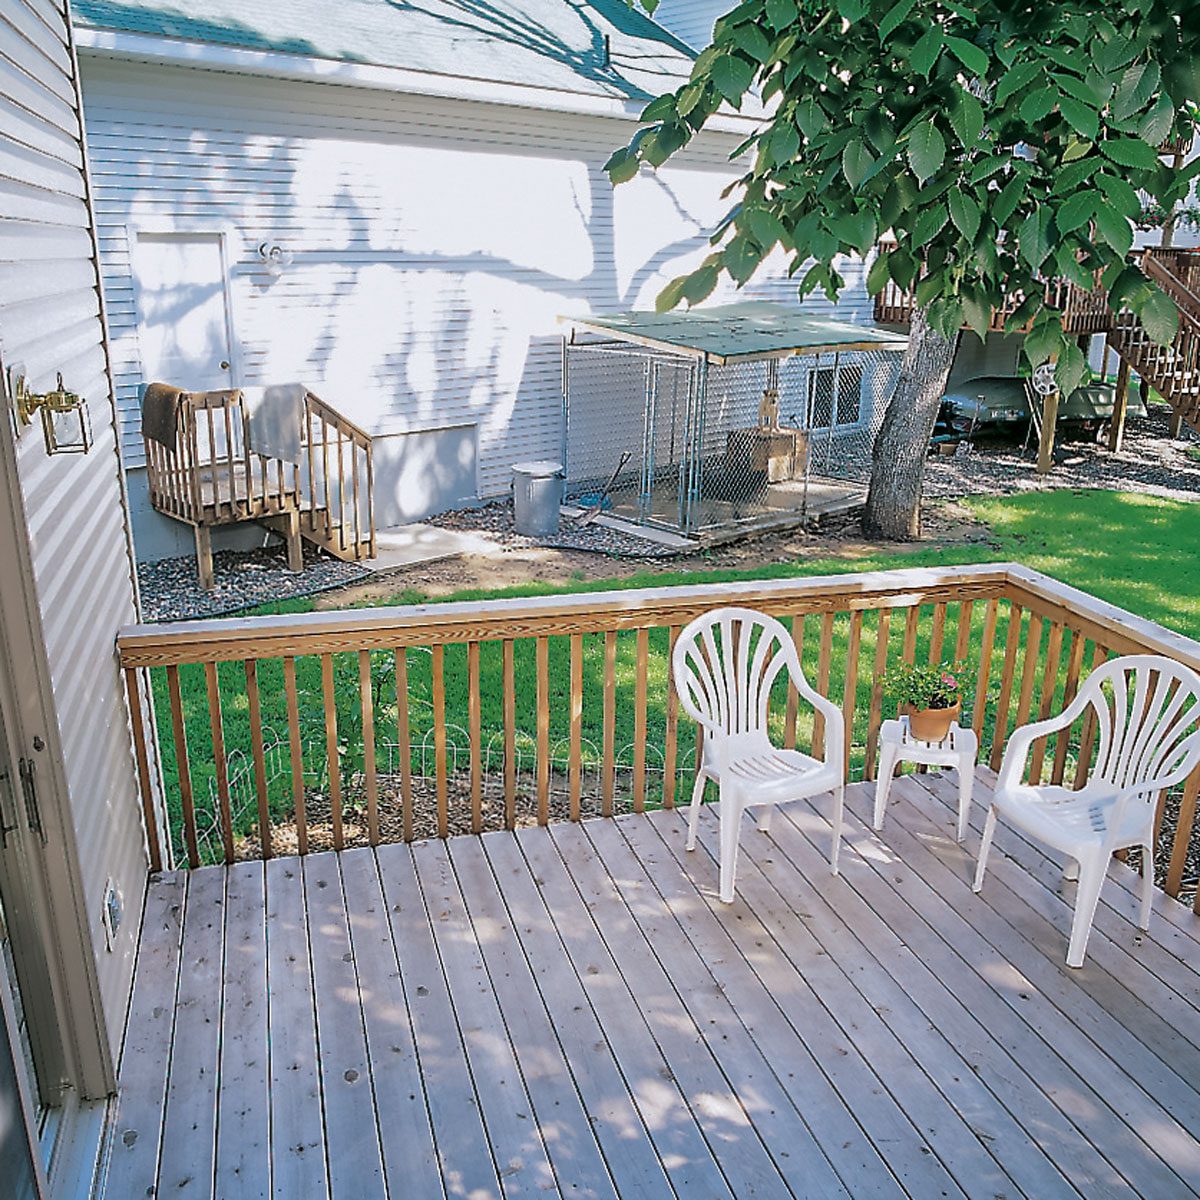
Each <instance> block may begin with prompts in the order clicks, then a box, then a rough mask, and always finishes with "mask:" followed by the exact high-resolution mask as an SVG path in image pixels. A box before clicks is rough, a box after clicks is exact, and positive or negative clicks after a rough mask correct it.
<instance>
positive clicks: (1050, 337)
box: [1023, 319, 1066, 367]
mask: <svg viewBox="0 0 1200 1200" xmlns="http://www.w3.org/2000/svg"><path fill="white" fill-rule="evenodd" d="M1065 344H1066V340H1065V339H1064V338H1063V333H1062V326H1061V325H1060V324H1059V323H1058V322H1057V321H1055V320H1053V319H1050V320H1047V321H1043V322H1042V324H1040V325H1036V326H1034V328H1033V329H1031V330H1030V331H1029V332H1028V333H1027V334H1026V335H1025V345H1024V347H1023V348H1024V350H1025V357H1026V358H1028V359H1029V361H1030V363H1032V364H1033V366H1035V367H1036V366H1039V365H1040V364H1041V363H1044V362H1045V361H1046V360H1047V359H1048V358H1052V357H1053V356H1054V355H1056V354H1058V353H1059V352H1060V351H1061V350H1062V348H1063V346H1064V345H1065Z"/></svg>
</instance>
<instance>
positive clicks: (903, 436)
mask: <svg viewBox="0 0 1200 1200" xmlns="http://www.w3.org/2000/svg"><path fill="white" fill-rule="evenodd" d="M957 344H958V339H957V337H955V338H944V337H943V336H942V335H941V334H940V333H938V332H937V331H936V330H935V329H933V328H932V327H931V326H930V324H929V319H928V313H927V312H926V310H925V309H923V308H914V309H913V314H912V328H911V330H910V331H909V335H908V349H907V350H905V352H904V359H903V361H902V363H901V365H900V379H899V380H898V381H897V383H896V391H895V393H894V394H893V396H892V401H891V403H890V404H889V405H888V408H887V412H886V413H885V414H884V417H883V424H882V425H881V426H880V428H879V436H878V437H877V438H876V439H875V451H874V455H873V461H872V464H871V489H870V491H869V492H868V493H867V511H866V514H865V516H864V517H863V528H864V529H865V530H866V532H867V533H868V534H870V535H871V536H872V537H884V538H891V539H894V540H897V541H905V540H907V539H909V538H916V537H920V536H921V485H922V483H923V482H924V479H925V456H926V454H927V453H928V452H929V438H930V435H931V434H932V433H933V426H934V423H935V422H936V420H937V414H938V406H939V405H940V403H941V399H942V396H943V395H944V394H945V391H946V380H947V379H949V377H950V367H951V366H952V365H953V363H954V352H955V349H956V347H957Z"/></svg>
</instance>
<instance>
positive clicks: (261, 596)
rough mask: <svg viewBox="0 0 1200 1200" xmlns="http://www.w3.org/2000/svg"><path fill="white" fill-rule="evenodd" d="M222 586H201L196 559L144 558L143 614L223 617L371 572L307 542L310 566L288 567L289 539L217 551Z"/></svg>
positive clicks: (149, 618) (151, 617) (306, 559)
mask: <svg viewBox="0 0 1200 1200" xmlns="http://www.w3.org/2000/svg"><path fill="white" fill-rule="evenodd" d="M213 573H214V575H215V577H216V586H215V587H214V588H213V589H212V590H211V591H208V592H206V591H204V589H203V588H201V586H200V583H199V580H198V578H197V575H196V559H195V557H194V556H191V555H188V556H187V557H183V558H164V559H161V560H160V561H159V562H152V563H138V585H139V587H140V589H141V594H142V616H143V618H144V619H145V620H147V621H186V620H191V619H193V618H196V617H220V616H226V615H228V614H229V613H235V612H240V611H241V610H243V609H246V608H253V607H254V606H255V605H256V604H265V603H267V602H268V601H271V600H290V599H292V598H293V597H295V596H311V595H314V594H315V593H317V592H326V591H329V590H330V589H331V588H339V587H345V586H346V585H347V584H352V583H359V582H361V581H362V580H364V579H366V578H368V577H369V573H368V572H367V571H366V570H365V568H363V567H360V566H359V565H358V564H357V563H348V562H342V561H341V560H340V559H337V558H332V557H330V556H329V555H328V554H324V553H322V552H321V551H319V550H316V549H314V548H312V547H308V546H306V547H305V549H304V570H303V571H299V572H296V573H293V572H291V571H289V570H288V569H287V558H286V555H285V551H284V548H283V545H282V544H280V545H279V546H278V547H274V546H272V547H269V548H266V549H260V550H244V551H243V550H219V551H217V553H216V554H214V555H213Z"/></svg>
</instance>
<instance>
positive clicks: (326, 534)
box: [145, 389, 375, 588]
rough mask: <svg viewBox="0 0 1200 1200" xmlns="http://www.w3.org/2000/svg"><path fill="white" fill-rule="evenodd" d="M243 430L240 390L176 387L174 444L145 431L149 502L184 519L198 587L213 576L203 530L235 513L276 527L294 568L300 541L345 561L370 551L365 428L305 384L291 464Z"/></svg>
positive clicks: (208, 534)
mask: <svg viewBox="0 0 1200 1200" xmlns="http://www.w3.org/2000/svg"><path fill="white" fill-rule="evenodd" d="M248 430H249V413H248V410H247V406H246V401H245V398H244V397H243V395H242V393H241V392H240V391H239V390H236V389H233V390H230V391H221V392H197V393H185V394H184V396H183V398H182V400H181V403H180V405H179V416H178V420H177V425H176V432H175V443H174V446H170V447H168V446H164V445H163V444H161V443H160V442H157V441H155V440H154V439H152V438H146V439H145V444H146V466H147V475H148V483H149V490H150V503H151V505H152V507H153V508H155V509H156V510H157V511H158V512H161V513H163V514H164V515H165V516H169V517H173V518H174V519H175V520H178V521H182V522H184V523H185V524H188V525H191V526H192V527H193V529H194V531H195V537H196V558H197V566H198V571H199V575H200V583H201V586H202V587H204V588H211V587H212V586H213V582H214V579H213V567H212V529H213V528H214V527H216V526H220V525H233V524H237V523H240V522H242V521H255V522H258V523H259V524H261V525H265V526H266V527H267V528H269V529H272V530H273V531H275V532H277V533H280V534H282V535H283V537H284V538H285V540H286V541H287V545H288V566H289V568H290V569H291V570H293V571H299V570H302V569H303V565H304V558H303V550H302V545H301V543H302V542H303V541H308V542H311V543H312V544H313V545H316V546H320V547H321V548H322V549H323V550H326V551H328V552H329V553H330V554H333V555H334V556H335V557H337V558H340V559H343V560H346V561H360V560H362V559H365V558H372V557H374V555H375V519H374V469H373V461H372V446H371V437H370V435H369V434H367V433H366V432H365V431H364V430H362V429H360V428H359V427H358V426H357V425H355V424H354V423H353V422H352V421H350V420H348V419H347V418H346V417H344V416H343V415H342V414H341V413H339V412H338V411H337V410H336V409H335V408H333V407H332V406H330V405H329V404H327V403H326V402H325V401H323V400H322V399H320V397H318V396H315V395H313V393H312V392H307V393H306V395H305V400H304V412H303V417H302V429H301V443H300V455H299V461H298V462H288V461H286V460H285V459H282V458H278V457H274V456H271V455H268V454H262V453H259V452H257V451H256V450H254V449H253V447H252V446H251V442H250V438H249V436H248Z"/></svg>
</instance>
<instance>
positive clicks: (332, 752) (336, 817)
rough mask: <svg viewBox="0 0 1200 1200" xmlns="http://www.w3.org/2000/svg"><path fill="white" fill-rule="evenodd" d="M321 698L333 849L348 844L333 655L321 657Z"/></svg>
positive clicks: (339, 848) (338, 848)
mask: <svg viewBox="0 0 1200 1200" xmlns="http://www.w3.org/2000/svg"><path fill="white" fill-rule="evenodd" d="M321 698H322V700H323V702H324V706H325V767H326V772H327V774H328V776H329V807H330V816H331V820H332V823H333V848H334V849H335V850H341V849H342V847H343V846H344V845H345V844H346V839H345V832H344V830H343V828H342V774H341V759H340V757H339V755H338V720H337V695H336V692H335V690H334V678H333V655H332V654H322V655H321Z"/></svg>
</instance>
